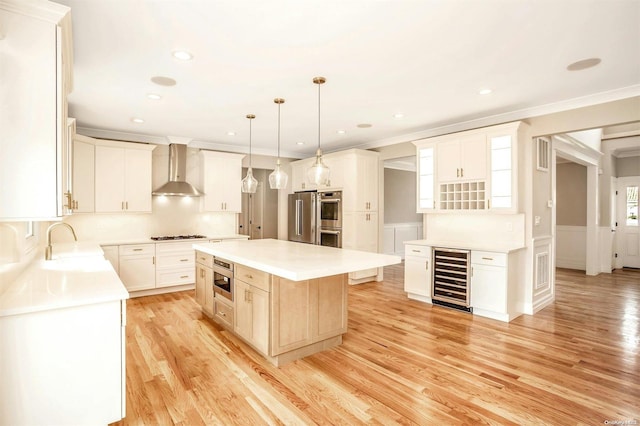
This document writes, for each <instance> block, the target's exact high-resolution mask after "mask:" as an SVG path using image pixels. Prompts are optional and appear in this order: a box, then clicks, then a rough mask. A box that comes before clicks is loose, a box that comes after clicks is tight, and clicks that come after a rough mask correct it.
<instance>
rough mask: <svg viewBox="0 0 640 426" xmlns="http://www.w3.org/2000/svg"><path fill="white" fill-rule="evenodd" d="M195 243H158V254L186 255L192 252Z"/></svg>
mask: <svg viewBox="0 0 640 426" xmlns="http://www.w3.org/2000/svg"><path fill="white" fill-rule="evenodd" d="M193 244H194V242H193V241H191V242H188V243H185V242H180V243H176V242H171V243H156V253H157V254H160V253H186V252H190V251H191V252H192V251H194V250H193Z"/></svg>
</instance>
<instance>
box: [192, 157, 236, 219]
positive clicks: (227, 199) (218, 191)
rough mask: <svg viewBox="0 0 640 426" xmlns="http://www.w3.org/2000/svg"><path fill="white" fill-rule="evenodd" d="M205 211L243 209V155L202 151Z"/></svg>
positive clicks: (233, 211)
mask: <svg viewBox="0 0 640 426" xmlns="http://www.w3.org/2000/svg"><path fill="white" fill-rule="evenodd" d="M200 155H201V186H202V189H203V191H204V193H205V195H204V196H203V197H202V209H203V211H212V212H232V213H239V212H240V211H241V210H242V192H241V190H240V188H241V182H242V157H243V156H242V155H237V154H227V153H217V152H212V151H208V152H207V151H201V152H200Z"/></svg>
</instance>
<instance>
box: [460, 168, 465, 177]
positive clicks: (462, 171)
mask: <svg viewBox="0 0 640 426" xmlns="http://www.w3.org/2000/svg"><path fill="white" fill-rule="evenodd" d="M460 177H464V169H463V168H460Z"/></svg>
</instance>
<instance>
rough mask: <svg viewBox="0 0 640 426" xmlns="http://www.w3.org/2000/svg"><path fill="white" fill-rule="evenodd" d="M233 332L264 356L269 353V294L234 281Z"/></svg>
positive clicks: (247, 284) (244, 283)
mask: <svg viewBox="0 0 640 426" xmlns="http://www.w3.org/2000/svg"><path fill="white" fill-rule="evenodd" d="M234 283H235V294H234V298H235V302H236V309H235V326H234V330H235V332H236V333H237V334H238V335H239V336H240V337H242V338H244V339H245V340H246V341H247V342H248V343H250V344H251V345H252V346H253V347H255V348H256V349H257V350H258V351H260V352H262V353H263V354H264V355H270V353H269V292H268V291H265V290H263V289H261V288H258V287H255V286H253V285H251V284H249V283H246V282H244V281H240V280H237V279H236V280H235V281H234Z"/></svg>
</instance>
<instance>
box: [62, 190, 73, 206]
mask: <svg viewBox="0 0 640 426" xmlns="http://www.w3.org/2000/svg"><path fill="white" fill-rule="evenodd" d="M64 198H66V199H67V203H66V204H65V205H64V207H66V208H68V209H73V201H71V191H67V192H65V193H64Z"/></svg>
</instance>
